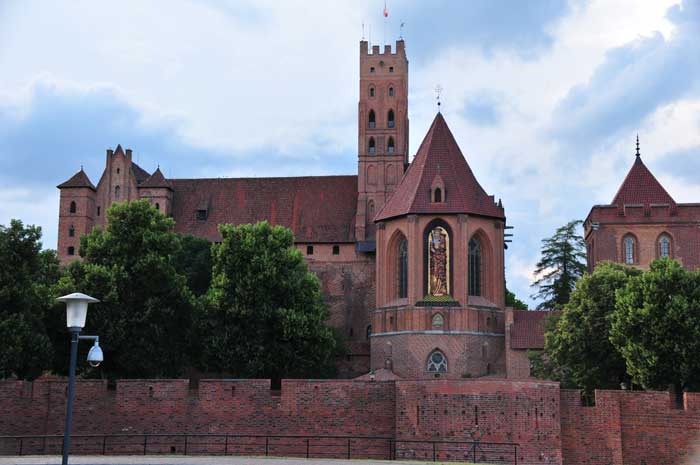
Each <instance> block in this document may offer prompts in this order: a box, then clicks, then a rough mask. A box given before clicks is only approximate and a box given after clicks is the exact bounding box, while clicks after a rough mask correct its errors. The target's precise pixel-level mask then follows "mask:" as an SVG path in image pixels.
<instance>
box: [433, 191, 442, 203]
mask: <svg viewBox="0 0 700 465" xmlns="http://www.w3.org/2000/svg"><path fill="white" fill-rule="evenodd" d="M433 200H434V201H435V203H440V202H442V189H440V188H439V187H436V188H435V198H434V199H433Z"/></svg>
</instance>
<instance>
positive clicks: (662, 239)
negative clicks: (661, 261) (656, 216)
mask: <svg viewBox="0 0 700 465" xmlns="http://www.w3.org/2000/svg"><path fill="white" fill-rule="evenodd" d="M658 255H659V257H670V256H671V238H670V237H669V236H668V234H662V235H661V236H659V245H658Z"/></svg>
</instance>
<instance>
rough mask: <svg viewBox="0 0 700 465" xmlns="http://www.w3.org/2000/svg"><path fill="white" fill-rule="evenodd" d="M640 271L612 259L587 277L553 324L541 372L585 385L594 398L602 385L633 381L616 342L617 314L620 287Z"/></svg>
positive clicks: (547, 334) (538, 370) (538, 368)
mask: <svg viewBox="0 0 700 465" xmlns="http://www.w3.org/2000/svg"><path fill="white" fill-rule="evenodd" d="M640 274H641V271H639V270H637V269H636V268H631V267H627V266H623V265H618V264H615V263H609V262H606V263H601V264H599V265H598V266H597V267H596V269H595V271H594V272H593V273H592V274H586V275H584V276H583V278H581V279H580V280H579V281H578V282H577V284H576V289H575V290H574V292H573V293H572V294H571V300H570V301H569V303H568V304H566V305H565V306H564V309H563V310H562V311H561V313H560V314H559V315H558V316H555V318H553V319H551V320H549V321H548V323H547V327H546V331H545V346H544V357H542V360H541V361H540V362H539V363H535V364H534V366H535V370H534V371H535V374H536V376H541V377H547V378H550V379H552V378H553V379H557V380H559V381H561V382H562V384H563V385H564V386H566V387H577V388H582V389H583V390H584V392H585V394H587V395H589V396H591V395H592V394H593V391H594V389H596V388H613V389H616V388H618V387H619V386H620V383H621V382H627V383H629V381H630V379H629V376H627V373H626V369H625V361H624V360H623V358H622V356H621V355H620V353H619V352H618V350H617V349H616V348H615V346H613V344H612V343H611V342H610V327H611V324H612V322H611V314H612V313H613V311H614V309H615V293H616V291H617V290H618V289H622V288H624V287H625V286H626V285H627V283H628V282H629V280H630V279H631V278H632V277H634V276H639V275H640Z"/></svg>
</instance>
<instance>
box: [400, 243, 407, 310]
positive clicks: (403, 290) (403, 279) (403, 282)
mask: <svg viewBox="0 0 700 465" xmlns="http://www.w3.org/2000/svg"><path fill="white" fill-rule="evenodd" d="M398 252H399V253H398V259H399V263H398V271H399V272H398V278H399V283H398V288H399V298H400V299H405V298H406V297H408V241H407V240H406V238H405V237H404V238H401V240H400V241H399V250H398Z"/></svg>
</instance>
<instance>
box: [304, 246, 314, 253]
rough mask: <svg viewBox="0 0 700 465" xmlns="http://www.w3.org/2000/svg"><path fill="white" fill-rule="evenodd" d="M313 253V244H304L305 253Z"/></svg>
mask: <svg viewBox="0 0 700 465" xmlns="http://www.w3.org/2000/svg"><path fill="white" fill-rule="evenodd" d="M313 254H314V246H313V245H307V246H306V255H313Z"/></svg>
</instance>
